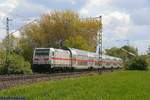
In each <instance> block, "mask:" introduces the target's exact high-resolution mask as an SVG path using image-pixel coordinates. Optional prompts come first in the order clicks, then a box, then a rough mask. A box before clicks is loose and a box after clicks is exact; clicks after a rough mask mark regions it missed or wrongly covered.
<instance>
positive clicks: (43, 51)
mask: <svg viewBox="0 0 150 100" xmlns="http://www.w3.org/2000/svg"><path fill="white" fill-rule="evenodd" d="M48 55H49V49H36V50H35V56H48Z"/></svg>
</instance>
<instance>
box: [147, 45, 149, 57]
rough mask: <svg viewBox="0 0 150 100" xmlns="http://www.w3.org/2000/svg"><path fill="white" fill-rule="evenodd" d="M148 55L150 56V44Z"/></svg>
mask: <svg viewBox="0 0 150 100" xmlns="http://www.w3.org/2000/svg"><path fill="white" fill-rule="evenodd" d="M147 55H148V56H150V46H149V47H148V50H147Z"/></svg>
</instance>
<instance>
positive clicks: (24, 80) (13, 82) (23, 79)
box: [0, 70, 111, 90]
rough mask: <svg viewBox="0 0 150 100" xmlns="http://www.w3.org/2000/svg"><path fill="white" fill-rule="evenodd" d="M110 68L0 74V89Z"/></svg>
mask: <svg viewBox="0 0 150 100" xmlns="http://www.w3.org/2000/svg"><path fill="white" fill-rule="evenodd" d="M110 71H111V70H101V71H99V72H98V71H81V72H65V73H53V74H31V75H0V90H2V89H6V88H11V87H15V86H18V85H28V84H32V83H36V82H40V81H48V80H61V79H65V78H75V77H80V76H88V75H94V74H97V73H99V74H101V73H102V72H110Z"/></svg>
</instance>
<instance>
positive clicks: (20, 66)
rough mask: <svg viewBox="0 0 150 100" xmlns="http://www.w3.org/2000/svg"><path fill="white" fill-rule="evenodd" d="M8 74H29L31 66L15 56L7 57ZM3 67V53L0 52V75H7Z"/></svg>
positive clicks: (20, 57)
mask: <svg viewBox="0 0 150 100" xmlns="http://www.w3.org/2000/svg"><path fill="white" fill-rule="evenodd" d="M8 65H9V67H8V73H9V74H31V73H32V70H31V64H30V63H29V62H28V61H25V60H24V58H23V57H22V56H20V55H17V54H10V55H9V56H8ZM4 66H5V53H4V52H3V53H2V52H0V74H7V71H6V70H7V69H6V68H5V67H4Z"/></svg>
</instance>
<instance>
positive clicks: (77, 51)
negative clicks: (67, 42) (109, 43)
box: [68, 48, 121, 60]
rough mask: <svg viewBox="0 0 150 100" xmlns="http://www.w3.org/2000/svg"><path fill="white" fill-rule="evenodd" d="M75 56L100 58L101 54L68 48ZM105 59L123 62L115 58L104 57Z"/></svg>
mask: <svg viewBox="0 0 150 100" xmlns="http://www.w3.org/2000/svg"><path fill="white" fill-rule="evenodd" d="M68 49H69V50H70V51H71V52H72V54H73V55H81V56H89V57H97V58H98V57H99V54H98V53H96V52H89V51H84V50H79V49H75V48H68ZM102 58H103V59H109V60H121V58H118V57H113V56H109V55H102Z"/></svg>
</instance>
